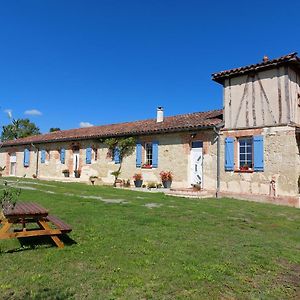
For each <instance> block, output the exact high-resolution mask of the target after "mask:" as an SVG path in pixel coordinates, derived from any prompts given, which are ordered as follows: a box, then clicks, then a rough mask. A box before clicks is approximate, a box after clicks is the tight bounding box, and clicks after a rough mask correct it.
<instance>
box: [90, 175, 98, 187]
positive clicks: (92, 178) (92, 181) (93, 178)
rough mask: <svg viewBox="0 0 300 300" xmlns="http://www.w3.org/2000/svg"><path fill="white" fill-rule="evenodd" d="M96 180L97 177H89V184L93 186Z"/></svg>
mask: <svg viewBox="0 0 300 300" xmlns="http://www.w3.org/2000/svg"><path fill="white" fill-rule="evenodd" d="M97 179H98V176H90V182H91V183H92V185H95V181H96V180H97Z"/></svg>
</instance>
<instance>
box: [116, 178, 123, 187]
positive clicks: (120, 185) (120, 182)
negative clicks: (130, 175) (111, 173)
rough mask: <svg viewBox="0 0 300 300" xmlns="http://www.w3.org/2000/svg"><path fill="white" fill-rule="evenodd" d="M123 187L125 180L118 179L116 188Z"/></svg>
mask: <svg viewBox="0 0 300 300" xmlns="http://www.w3.org/2000/svg"><path fill="white" fill-rule="evenodd" d="M122 186H123V180H122V179H116V180H115V187H122Z"/></svg>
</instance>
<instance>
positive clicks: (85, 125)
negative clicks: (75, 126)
mask: <svg viewBox="0 0 300 300" xmlns="http://www.w3.org/2000/svg"><path fill="white" fill-rule="evenodd" d="M79 126H80V128H86V127H92V126H94V125H93V124H91V123H90V122H80V123H79Z"/></svg>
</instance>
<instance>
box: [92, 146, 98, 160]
mask: <svg viewBox="0 0 300 300" xmlns="http://www.w3.org/2000/svg"><path fill="white" fill-rule="evenodd" d="M93 152H94V161H97V160H98V149H97V148H93Z"/></svg>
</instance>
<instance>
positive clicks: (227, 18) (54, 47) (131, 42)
mask: <svg viewBox="0 0 300 300" xmlns="http://www.w3.org/2000/svg"><path fill="white" fill-rule="evenodd" d="M243 3H246V2H244V1H200V0H198V1H194V0H182V1H179V0H172V1H171V0H170V1H169V0H147V1H146V0H137V1H132V0H126V1H125V0H96V1H92V0H81V1H77V0H72V1H67V0H58V1H57V0H43V1H40V0H26V1H25V0H18V1H16V0H9V1H4V0H0V38H1V43H0V45H1V46H0V126H3V125H6V124H8V123H9V122H10V120H9V118H8V115H9V114H10V113H12V116H13V118H25V117H28V118H29V119H30V120H31V121H33V122H35V123H36V124H37V126H38V127H40V129H41V131H42V132H48V131H49V128H50V127H59V128H61V129H70V128H77V127H80V126H88V125H90V124H93V125H102V124H110V123H119V122H126V121H134V120H140V119H148V118H154V117H155V116H156V107H157V106H163V107H164V110H165V115H167V116H168V115H176V114H182V113H190V112H197V111H206V110H211V109H219V108H222V87H221V86H220V85H219V84H217V83H215V82H213V81H212V80H211V74H212V73H214V72H217V71H221V70H224V69H231V68H234V67H239V66H243V65H247V64H252V63H257V62H259V61H261V60H262V58H263V56H264V55H268V56H269V58H275V57H278V56H281V55H285V54H288V53H290V52H294V51H300V38H299V32H300V18H299V15H298V12H299V10H300V1H289V3H288V5H287V4H286V5H284V4H282V2H278V4H276V3H277V1H269V0H265V1H257V0H252V1H250V2H249V1H248V2H247V3H246V5H245V4H244V5H243Z"/></svg>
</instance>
